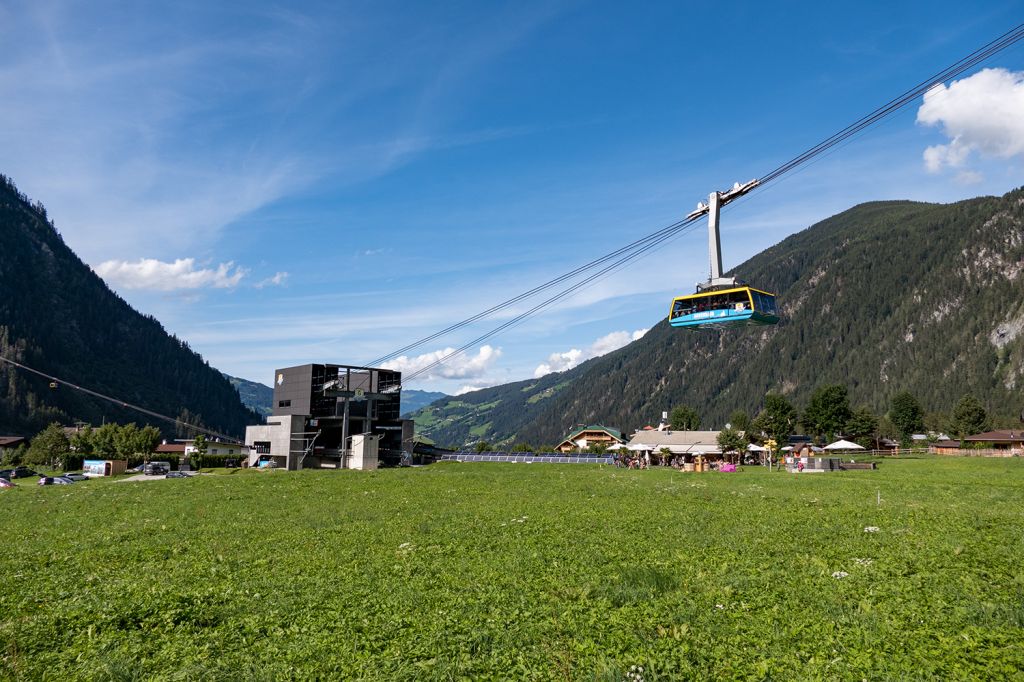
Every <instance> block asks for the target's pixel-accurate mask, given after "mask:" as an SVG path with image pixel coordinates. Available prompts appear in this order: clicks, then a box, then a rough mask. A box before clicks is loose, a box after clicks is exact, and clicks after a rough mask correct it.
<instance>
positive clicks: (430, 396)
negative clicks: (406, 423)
mask: <svg viewBox="0 0 1024 682" xmlns="http://www.w3.org/2000/svg"><path fill="white" fill-rule="evenodd" d="M448 397H450V396H449V395H448V394H447V393H441V392H440V391H420V390H418V389H415V388H403V389H402V416H403V417H405V416H407V415H410V414H412V413H413V412H415V411H416V410H420V409H422V408H424V407H426V406H427V405H429V404H431V403H433V402H435V401H438V400H441V399H442V398H448Z"/></svg>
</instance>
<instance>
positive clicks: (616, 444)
mask: <svg viewBox="0 0 1024 682" xmlns="http://www.w3.org/2000/svg"><path fill="white" fill-rule="evenodd" d="M624 447H626V446H625V445H623V444H622V443H615V444H614V445H609V446H608V447H607V448H605V449H606V450H621V449H622V448H624Z"/></svg>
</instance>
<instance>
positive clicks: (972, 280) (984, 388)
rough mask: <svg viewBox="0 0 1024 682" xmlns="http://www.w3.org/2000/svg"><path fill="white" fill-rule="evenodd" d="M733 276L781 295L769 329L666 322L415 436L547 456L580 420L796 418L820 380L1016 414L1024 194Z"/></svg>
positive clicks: (463, 400)
mask: <svg viewBox="0 0 1024 682" xmlns="http://www.w3.org/2000/svg"><path fill="white" fill-rule="evenodd" d="M732 274H734V275H736V276H737V277H739V278H741V279H744V280H747V281H749V282H750V283H751V284H753V285H755V286H758V287H760V288H764V289H767V290H769V291H774V292H776V293H777V294H778V296H779V305H780V308H781V312H782V316H783V319H782V322H781V323H780V324H779V325H778V326H777V327H774V328H753V327H747V328H742V329H739V330H731V331H725V332H722V333H721V334H719V333H716V332H688V331H684V330H679V329H673V328H671V327H670V326H669V325H668V323H667V322H666V321H665V320H664V319H663V320H662V321H660V322H658V323H657V324H655V325H654V326H653V327H652V329H651V330H650V331H649V332H647V334H646V335H645V336H644V337H643V338H642V339H639V340H638V341H635V342H633V343H631V344H629V345H628V346H626V347H624V348H622V349H620V350H618V351H615V352H613V353H609V354H608V355H605V356H602V357H599V358H595V359H593V360H590V361H588V362H586V363H584V364H582V365H580V366H578V367H576V368H574V369H572V370H569V371H566V372H562V373H558V374H549V375H547V376H545V377H543V378H541V379H538V380H529V381H521V382H515V383H512V384H506V385H503V386H496V387H493V388H488V389H484V390H481V391H475V392H473V393H468V394H465V395H462V396H459V397H457V398H451V399H449V400H442V401H439V402H437V403H435V404H433V405H431V406H429V407H427V408H425V409H423V410H421V411H420V412H419V413H417V414H416V415H415V417H416V420H417V424H418V427H419V428H420V430H421V431H422V432H423V433H425V434H426V435H428V436H430V437H431V438H433V439H434V440H435V441H437V442H438V443H442V444H449V445H460V444H463V443H467V442H472V441H474V440H478V439H483V440H488V441H491V442H509V441H510V440H513V439H517V440H520V441H527V442H530V443H532V444H535V445H536V444H552V443H557V442H558V441H559V440H560V439H561V438H562V437H563V436H564V435H565V434H566V432H567V431H568V430H569V429H570V428H571V427H572V426H573V425H574V424H579V423H584V424H586V423H602V424H607V425H610V426H615V427H618V428H621V429H623V430H624V431H631V430H633V429H636V428H638V427H640V426H642V425H644V424H646V423H655V422H656V421H657V419H658V417H660V415H661V413H662V411H665V410H670V409H671V408H672V407H673V406H676V405H681V404H685V405H690V406H692V407H694V408H696V409H697V410H698V411H699V412H700V413H701V415H702V417H703V420H704V424H705V426H713V427H720V426H722V425H723V424H724V423H725V421H726V420H727V418H728V415H729V414H730V413H731V412H732V411H733V410H735V409H744V410H746V411H747V412H749V413H750V414H754V413H756V411H757V410H758V409H759V407H760V405H761V404H762V401H763V397H764V395H765V393H767V392H769V391H779V392H782V393H783V394H785V395H786V396H788V397H789V398H790V399H791V400H792V401H793V402H794V403H795V404H796V405H797V407H798V408H799V409H802V408H803V407H804V406H805V405H806V402H807V400H808V398H809V396H810V394H811V393H812V392H813V390H814V389H815V387H817V386H818V385H820V384H822V383H842V384H844V385H846V386H847V387H848V389H849V392H850V397H851V401H852V402H853V404H854V405H859V404H865V405H868V406H870V407H871V408H873V409H874V410H875V411H876V412H878V413H884V412H885V411H886V410H887V409H888V406H889V401H890V400H891V398H892V397H893V395H895V394H896V393H898V392H899V391H901V390H908V391H910V392H911V393H912V394H914V395H915V396H917V397H918V399H919V400H920V401H921V403H922V404H923V405H924V408H925V410H926V411H942V412H948V411H950V410H951V409H952V406H953V404H954V403H955V402H956V401H957V399H958V398H959V397H960V396H961V395H963V394H964V393H966V392H973V393H974V394H975V395H976V396H977V397H978V398H979V399H980V400H981V401H982V402H983V403H984V404H985V406H986V407H987V409H988V410H989V412H990V413H991V414H993V415H995V416H997V417H1002V418H1003V419H1004V420H1008V421H1010V422H1013V420H1014V419H1015V418H1016V415H1018V414H1020V413H1021V411H1022V410H1024V390H1022V388H1024V190H1021V189H1018V190H1015V191H1013V192H1010V193H1008V194H1006V195H1005V196H1003V197H980V198H977V199H971V200H967V201H961V202H957V203H954V204H925V203H919V202H912V201H881V202H871V203H866V204H861V205H859V206H856V207H854V208H851V209H849V210H847V211H844V212H843V213H840V214H838V215H836V216H833V217H831V218H828V219H826V220H823V221H821V222H820V223H817V224H816V225H813V226H812V227H809V228H807V229H805V230H803V231H802V232H799V233H797V234H794V235H791V236H790V237H788V238H786V239H784V240H783V241H782V242H780V243H779V244H776V245H775V246H772V247H770V248H769V249H766V250H765V251H763V252H762V253H760V254H758V255H756V256H754V257H753V258H751V259H750V260H748V261H746V262H745V263H743V264H742V265H740V266H739V267H737V268H735V270H734V271H733V272H732ZM665 305H666V310H667V309H668V301H666V302H665Z"/></svg>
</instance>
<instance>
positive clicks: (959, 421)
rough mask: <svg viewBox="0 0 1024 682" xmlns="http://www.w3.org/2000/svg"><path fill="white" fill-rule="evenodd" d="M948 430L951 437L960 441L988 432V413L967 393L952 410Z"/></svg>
mask: <svg viewBox="0 0 1024 682" xmlns="http://www.w3.org/2000/svg"><path fill="white" fill-rule="evenodd" d="M950 428H951V430H952V431H953V433H952V434H951V435H952V436H953V437H954V438H960V439H963V438H966V437H967V436H973V435H974V434H977V433H982V432H984V431H988V430H989V428H990V422H989V418H988V412H986V411H985V408H984V407H983V406H982V404H981V402H980V401H979V400H978V399H977V398H975V397H974V395H973V394H971V393H967V394H966V395H964V396H963V397H962V398H960V400H959V401H958V402H957V404H956V407H954V408H953V418H952V419H951V420H950Z"/></svg>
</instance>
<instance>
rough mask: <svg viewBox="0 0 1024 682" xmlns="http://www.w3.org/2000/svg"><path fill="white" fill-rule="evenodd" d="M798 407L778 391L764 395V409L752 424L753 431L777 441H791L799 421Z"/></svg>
mask: <svg viewBox="0 0 1024 682" xmlns="http://www.w3.org/2000/svg"><path fill="white" fill-rule="evenodd" d="M796 418H797V414H796V408H794V407H793V405H792V404H791V403H790V402H789V401H788V400H786V398H785V397H783V396H781V395H779V394H778V393H769V394H768V395H766V396H765V397H764V409H762V410H761V412H760V413H759V414H758V415H757V418H756V419H754V421H753V422H752V423H751V425H750V430H751V432H753V433H755V434H759V435H760V436H761V437H762V438H771V439H773V440H775V442H777V443H780V444H782V443H786V442H788V441H789V436H790V434H792V433H793V427H794V426H796V421H797V419H796Z"/></svg>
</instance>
